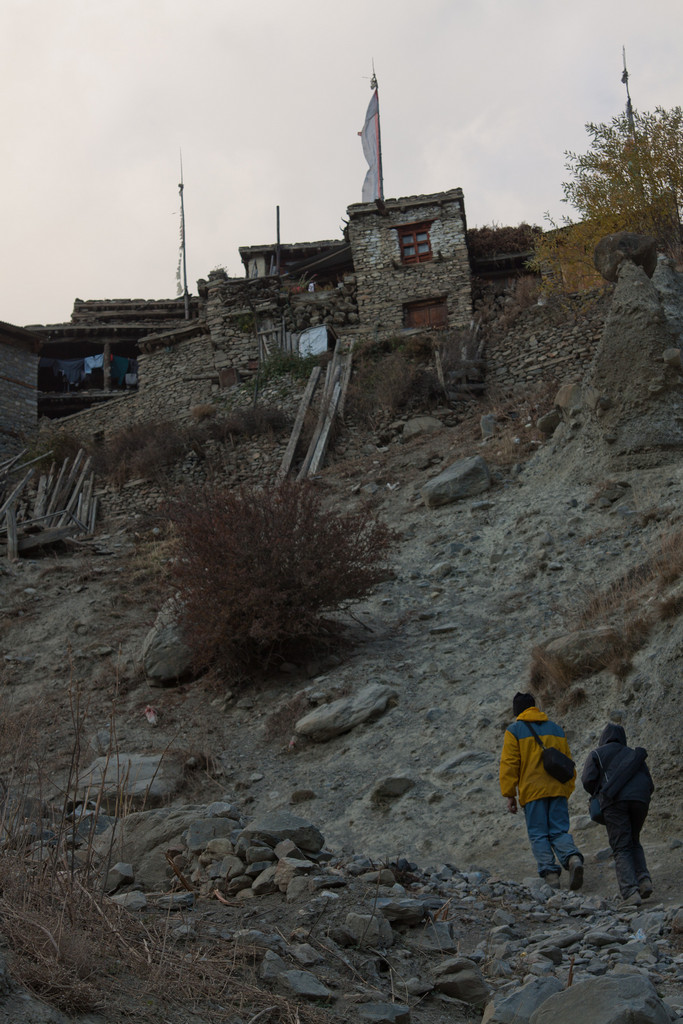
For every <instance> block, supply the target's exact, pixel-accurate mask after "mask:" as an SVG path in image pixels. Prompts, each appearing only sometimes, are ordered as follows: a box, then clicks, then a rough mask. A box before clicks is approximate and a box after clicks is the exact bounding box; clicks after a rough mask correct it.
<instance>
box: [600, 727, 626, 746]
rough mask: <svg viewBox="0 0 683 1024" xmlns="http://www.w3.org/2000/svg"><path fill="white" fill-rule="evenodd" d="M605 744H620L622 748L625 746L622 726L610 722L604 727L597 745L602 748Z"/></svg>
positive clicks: (624, 732)
mask: <svg viewBox="0 0 683 1024" xmlns="http://www.w3.org/2000/svg"><path fill="white" fill-rule="evenodd" d="M606 743H621V745H622V746H623V747H625V746H626V731H625V729H624V727H623V725H616V724H615V723H614V722H610V723H609V725H606V726H605V728H604V729H603V730H602V733H601V734H600V739H599V740H598V744H599V746H601V747H604V745H605V744H606Z"/></svg>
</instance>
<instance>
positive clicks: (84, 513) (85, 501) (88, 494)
mask: <svg viewBox="0 0 683 1024" xmlns="http://www.w3.org/2000/svg"><path fill="white" fill-rule="evenodd" d="M94 484H95V474H94V473H93V472H91V473H90V476H89V477H88V479H87V480H86V481H85V484H84V485H83V491H82V493H81V497H80V498H79V499H78V504H79V511H78V512H77V513H76V516H77V518H78V519H80V520H81V522H83V523H86V524H87V523H88V522H89V521H90V502H91V500H92V492H93V486H94ZM81 499H82V500H81Z"/></svg>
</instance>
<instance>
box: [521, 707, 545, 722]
mask: <svg viewBox="0 0 683 1024" xmlns="http://www.w3.org/2000/svg"><path fill="white" fill-rule="evenodd" d="M517 721H518V722H547V721H548V716H547V715H546V713H545V711H541V710H540V709H539V708H527V709H526V711H522V713H521V714H519V715H517Z"/></svg>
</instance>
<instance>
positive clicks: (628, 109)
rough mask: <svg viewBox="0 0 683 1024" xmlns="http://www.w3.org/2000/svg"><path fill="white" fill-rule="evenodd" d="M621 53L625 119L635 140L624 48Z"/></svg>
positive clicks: (623, 47)
mask: <svg viewBox="0 0 683 1024" xmlns="http://www.w3.org/2000/svg"><path fill="white" fill-rule="evenodd" d="M621 53H622V56H623V58H624V71H623V74H622V76H621V81H622V83H623V84H624V85H625V86H626V117H627V118H628V123H629V127H630V129H631V134H632V135H633V137H634V138H635V134H636V126H635V124H634V121H633V105H632V103H631V93H630V92H629V88H628V69H627V67H626V47H625V46H622V48H621Z"/></svg>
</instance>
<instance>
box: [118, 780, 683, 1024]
mask: <svg viewBox="0 0 683 1024" xmlns="http://www.w3.org/2000/svg"><path fill="white" fill-rule="evenodd" d="M164 822H166V825H167V828H166V829H165V830H164V828H163V823H164ZM117 827H118V828H122V829H123V833H124V835H123V840H122V843H121V845H120V846H117V845H116V844H117V842H118V837H117V838H116V839H115V841H114V849H115V851H118V852H121V853H123V855H124V856H127V857H130V858H131V863H124V862H120V863H118V864H116V865H115V867H114V868H112V869H110V870H109V872H108V875H107V883H106V887H107V889H108V890H109V891H110V892H111V893H112V895H111V898H112V899H113V900H114V901H116V902H117V903H120V904H122V905H124V906H126V907H128V908H129V909H130V910H132V911H138V910H145V911H147V912H149V911H151V910H153V909H154V908H157V909H159V910H160V911H162V912H163V913H165V914H166V913H168V912H169V911H173V910H175V911H182V912H183V923H182V924H179V925H178V926H177V927H174V928H173V929H172V935H173V938H174V940H175V941H177V942H189V941H192V942H204V943H211V942H216V941H222V942H225V941H232V942H234V943H235V944H236V945H238V946H241V947H244V946H246V947H249V948H250V949H251V950H253V953H254V956H255V957H256V960H257V962H258V963H259V968H258V971H259V975H260V978H261V980H262V981H263V982H264V983H265V984H266V985H268V986H273V987H274V988H275V989H276V990H278V991H281V992H286V993H288V994H290V995H292V994H294V996H295V997H298V998H301V999H310V1000H316V1001H320V1002H321V1003H322V1004H324V1005H327V1006H329V1008H330V1013H331V1015H332V1016H334V1017H339V1016H341V1017H342V1019H345V1020H349V1019H357V1020H372V1021H378V1022H397V1021H399V1022H401V1021H403V1022H407V1021H411V1020H414V1021H424V1022H425V1024H429V1022H431V1021H437V1020H443V1019H444V1017H443V1016H441V1014H443V1013H444V1012H446V1013H448V1015H449V1016H448V1019H449V1020H451V1019H453V1020H460V1019H462V1020H464V1019H467V1020H472V1019H474V1018H473V1017H471V1016H464V1017H461V1016H460V1015H459V1014H460V1013H461V1012H462V1013H469V1014H471V1012H473V1010H476V1011H478V1013H481V1012H483V1021H484V1022H486V1024H508V1022H511V1021H512V1020H514V1021H515V1022H517V1024H522V1022H526V1021H529V1022H531V1024H541V1022H543V1021H546V1020H550V1019H551V1016H552V1019H553V1020H554V1021H555V1022H557V1021H560V1022H565V1021H566V1022H567V1024H569V1022H572V1024H574V1022H575V1021H576V1020H577V1019H579V1018H580V1015H581V1014H582V1013H583V1014H584V1019H586V1020H590V1021H591V1022H593V1024H600V1022H602V1021H604V1022H607V1021H615V1020H617V1019H619V1020H621V1019H624V1020H626V1019H629V1020H631V1019H632V1020H634V1021H635V1020H637V1021H639V1022H643V1024H647V1022H653V1024H657V1022H662V1024H664V1022H668V1021H669V1020H673V1019H676V1018H677V1017H683V955H682V954H681V953H680V951H678V952H677V947H678V949H679V950H680V943H681V936H682V935H683V908H681V907H678V908H668V909H667V908H664V907H663V906H662V905H657V904H654V905H653V906H651V907H649V906H648V907H647V909H645V908H629V909H628V910H618V909H616V907H615V902H613V901H611V900H607V899H603V898H600V897H596V896H584V895H582V894H581V893H572V892H569V891H567V892H564V891H561V892H556V891H554V890H552V889H550V887H548V886H547V885H546V884H545V883H544V882H543V881H542V879H540V878H528V879H525V881H524V883H523V884H515V883H511V882H506V881H504V880H503V879H500V878H496V877H493V876H491V875H489V873H488V872H486V871H469V872H463V871H459V870H458V869H457V867H455V866H454V865H452V864H443V865H441V866H440V867H438V868H434V869H426V870H421V869H419V868H418V867H417V865H415V864H413V863H409V862H408V861H406V860H404V859H398V860H397V861H394V862H392V863H387V864H384V865H378V864H377V863H373V862H372V861H370V860H368V859H367V858H365V857H363V856H352V857H350V858H340V857H337V856H335V855H334V854H333V853H332V852H330V851H329V850H327V849H325V846H324V838H323V835H322V833H321V832H320V831H319V829H318V828H317V827H316V826H315V825H313V824H312V823H311V822H309V821H307V820H305V819H303V818H299V817H297V816H295V815H292V814H290V813H289V812H287V811H278V812H273V813H270V814H266V815H264V816H263V817H261V818H259V819H257V820H254V821H251V822H249V823H246V824H245V821H244V819H243V817H242V816H241V813H240V810H239V808H238V807H237V805H236V803H235V802H234V800H225V801H218V802H216V803H214V804H211V805H209V806H208V807H204V808H200V807H194V808H185V809H184V810H183V811H182V812H179V811H177V810H176V811H169V810H168V809H163V810H162V809H158V810H155V811H148V812H141V813H139V814H133V815H130V816H129V817H128V818H126V819H123V820H122V821H121V822H119V823H118V824H117ZM178 829H181V830H182V831H181V833H180V841H176V842H175V843H174V842H173V841H172V840H171V839H170V836H171V834H172V833H174V832H177V830H178ZM160 830H161V831H160ZM164 831H165V833H166V835H165V838H164V841H163V842H162V843H161V844H160V846H159V847H158V848H157V849H156V851H155V850H152V849H150V842H154V841H155V840H158V838H159V836H160V834H162V833H163V832H164ZM112 833H116V829H113V830H110V831H109V832H106V833H104V834H103V835H102V836H100V837H98V848H99V850H100V851H101V852H102V853H103V854H104V852H105V851H108V850H110V849H111V847H112ZM150 837H151V839H150ZM169 847H170V848H169ZM162 851H163V852H164V853H165V854H166V868H168V863H169V859H170V861H171V863H172V870H173V872H174V876H175V878H176V879H177V880H178V883H177V884H178V889H177V890H176V891H174V892H168V893H164V894H163V895H160V894H159V893H158V892H157V893H148V894H147V895H145V893H144V892H143V891H142V890H143V888H145V885H144V881H145V879H146V880H147V882H148V883H151V884H152V885H153V886H154V885H158V884H159V882H160V881H161V879H160V877H159V874H158V871H159V865H160V864H161V852H162ZM155 854H156V856H157V868H156V869H155V868H154V865H153V863H152V862H153V860H154V856H155ZM138 865H139V866H140V870H138ZM136 876H139V877H136ZM174 876H171V877H174ZM140 879H142V881H140ZM167 884H168V883H167ZM180 886H182V888H180ZM251 918H253V919H255V920H254V924H253V925H252V924H251V923H250V919H251ZM586 1002H587V1005H588V1006H589V1007H590V1011H589V1015H588V1016H585V1012H586V1011H585V1010H584V1009H577V1006H578V1007H581V1006H582V1005H583V1004H584V1003H586ZM615 1004H616V1005H618V1006H619V1007H620V1008H622V1010H623V1013H624V1014H626V1015H627V1016H624V1017H623V1018H622V1017H618V1018H617V1017H615V1016H613V1013H614V1006H615ZM352 1007H353V1009H352ZM350 1014H353V1016H350ZM577 1014H578V1015H579V1016H577Z"/></svg>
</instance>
